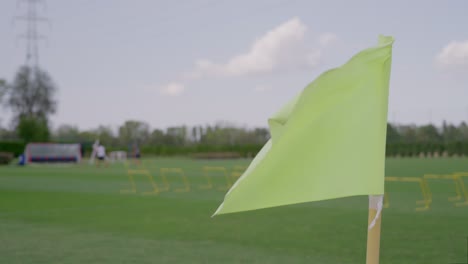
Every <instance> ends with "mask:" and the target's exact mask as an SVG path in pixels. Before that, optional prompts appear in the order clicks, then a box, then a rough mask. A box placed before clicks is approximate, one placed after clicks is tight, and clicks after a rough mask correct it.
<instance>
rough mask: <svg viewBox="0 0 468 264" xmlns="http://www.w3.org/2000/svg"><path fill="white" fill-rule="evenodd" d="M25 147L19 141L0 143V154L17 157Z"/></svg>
mask: <svg viewBox="0 0 468 264" xmlns="http://www.w3.org/2000/svg"><path fill="white" fill-rule="evenodd" d="M25 147H26V145H25V144H24V143H23V142H20V141H3V142H0V152H10V153H13V155H14V156H15V157H18V156H19V155H20V154H21V153H23V151H24V148H25Z"/></svg>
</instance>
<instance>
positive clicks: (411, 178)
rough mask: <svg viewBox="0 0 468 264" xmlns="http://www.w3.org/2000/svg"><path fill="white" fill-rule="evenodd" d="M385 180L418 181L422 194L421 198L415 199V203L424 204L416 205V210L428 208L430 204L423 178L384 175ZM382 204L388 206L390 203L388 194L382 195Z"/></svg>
mask: <svg viewBox="0 0 468 264" xmlns="http://www.w3.org/2000/svg"><path fill="white" fill-rule="evenodd" d="M385 181H389V182H416V183H419V186H420V187H421V192H422V196H423V200H420V201H416V204H424V207H417V208H416V211H425V210H428V209H429V208H430V207H429V206H430V205H431V202H430V199H429V198H430V196H429V193H428V191H427V190H426V187H427V183H426V180H425V179H424V178H417V177H385ZM384 206H385V207H389V206H390V203H389V201H388V195H387V194H385V195H384Z"/></svg>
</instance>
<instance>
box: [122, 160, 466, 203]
mask: <svg viewBox="0 0 468 264" xmlns="http://www.w3.org/2000/svg"><path fill="white" fill-rule="evenodd" d="M125 164H126V170H127V175H128V179H129V182H130V189H124V190H121V191H120V192H121V193H138V190H137V184H136V183H135V177H137V176H143V177H145V178H147V179H148V181H149V182H150V184H151V190H150V191H143V192H141V194H143V195H151V194H153V195H157V194H159V193H161V192H169V191H171V190H172V191H174V192H190V191H191V190H192V189H193V187H192V185H191V184H190V181H189V178H188V177H187V176H186V174H185V171H184V170H183V169H182V168H159V177H157V178H158V181H156V180H155V177H154V175H153V174H152V173H151V171H150V170H148V169H147V168H145V167H142V166H139V167H138V168H130V167H129V165H128V163H125ZM246 168H247V167H245V166H234V167H232V169H231V171H230V173H229V170H228V169H227V168H226V167H222V166H217V167H213V166H204V167H202V173H203V178H204V181H205V182H204V184H200V185H197V186H196V188H197V189H200V190H209V189H216V190H220V191H226V190H228V189H229V188H231V186H232V185H233V184H234V182H235V181H236V180H237V179H238V178H239V177H240V176H241V175H242V173H243V172H244V171H245V169H246ZM214 175H218V176H220V175H221V176H222V179H224V182H223V183H222V185H220V186H215V185H216V182H215V181H214V180H213V176H214ZM169 176H172V177H177V178H178V179H179V180H178V183H179V184H178V185H179V186H175V184H172V185H171V181H170V180H169V178H168V177H169ZM463 177H468V172H456V173H453V174H442V175H439V174H426V175H424V176H423V177H389V176H387V177H385V181H386V182H399V183H417V184H418V185H419V187H420V189H421V193H422V197H423V200H419V201H416V204H418V205H419V204H421V205H422V206H421V207H417V208H416V209H415V210H416V211H426V210H429V209H430V207H431V204H432V192H431V189H430V187H429V182H431V181H433V180H450V181H453V183H454V187H455V194H456V195H455V196H454V197H449V198H448V200H449V201H450V202H454V205H455V206H456V207H461V206H468V190H467V189H466V187H465V183H464V181H463ZM172 183H173V182H172ZM218 184H219V181H218ZM180 185H182V186H180ZM389 206H390V202H389V194H388V193H386V194H385V196H384V207H385V208H388V207H389Z"/></svg>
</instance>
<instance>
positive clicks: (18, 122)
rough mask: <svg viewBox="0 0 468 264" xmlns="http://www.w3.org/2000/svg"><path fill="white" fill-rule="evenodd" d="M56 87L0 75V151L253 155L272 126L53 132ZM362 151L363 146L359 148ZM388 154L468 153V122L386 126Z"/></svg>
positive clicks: (31, 74)
mask: <svg viewBox="0 0 468 264" xmlns="http://www.w3.org/2000/svg"><path fill="white" fill-rule="evenodd" d="M56 90H57V88H56V86H55V84H54V82H53V81H52V78H51V77H50V76H49V75H48V73H47V72H46V71H44V70H42V69H40V68H39V67H30V66H21V67H20V68H19V70H18V72H17V73H16V75H15V78H14V79H13V81H12V82H7V81H5V80H1V79H0V104H2V105H3V106H4V107H8V108H9V109H10V110H11V111H12V113H13V120H12V125H11V126H10V127H11V128H10V129H8V128H1V127H0V152H1V151H9V152H14V153H15V154H16V155H17V154H18V153H20V152H21V151H22V150H23V149H24V145H25V144H26V143H28V142H63V143H66V142H73V143H81V144H82V145H83V146H84V148H85V151H86V150H87V151H89V150H90V148H91V145H92V144H93V143H94V141H95V140H96V139H99V140H100V142H101V143H102V144H104V145H105V146H106V147H107V149H109V150H127V149H131V148H133V146H135V145H137V146H139V147H140V150H141V152H142V153H143V154H145V153H148V154H156V155H178V154H190V153H204V152H236V153H239V154H240V155H241V156H252V155H254V154H255V153H256V152H258V151H259V150H260V148H261V147H262V146H263V144H265V142H266V141H267V140H268V139H269V137H270V135H269V131H268V129H267V128H253V129H249V128H245V127H240V126H236V125H233V124H230V123H228V122H218V123H216V124H214V125H203V126H202V125H200V126H192V127H189V126H185V125H182V126H174V127H169V128H167V129H159V128H154V129H151V128H150V126H149V125H148V124H147V123H145V122H143V121H139V120H128V121H125V122H124V124H122V125H121V126H119V127H118V129H117V130H115V129H113V128H112V127H109V126H103V125H101V126H98V127H97V128H95V129H91V130H84V131H83V130H80V129H79V128H78V127H77V126H74V125H66V124H64V125H61V126H59V127H58V128H57V129H55V130H52V131H51V130H50V125H49V117H50V115H51V114H53V113H55V111H56V108H57V102H56V100H55V99H54V95H55V93H56ZM356 151H359V150H356ZM386 154H387V156H422V155H423V156H440V155H442V156H454V155H468V126H467V124H466V123H464V122H462V123H460V124H457V125H454V124H447V123H446V122H444V123H443V125H442V126H441V127H436V126H434V125H432V124H428V125H422V126H416V125H400V124H388V125H387V147H386Z"/></svg>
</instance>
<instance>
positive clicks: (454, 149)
mask: <svg viewBox="0 0 468 264" xmlns="http://www.w3.org/2000/svg"><path fill="white" fill-rule="evenodd" d="M434 153H437V154H438V155H446V156H461V155H465V156H467V155H468V142H462V141H459V142H450V143H446V144H444V143H387V148H386V155H387V156H402V157H414V156H419V155H421V154H424V155H428V154H429V155H433V154H434Z"/></svg>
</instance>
